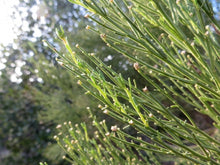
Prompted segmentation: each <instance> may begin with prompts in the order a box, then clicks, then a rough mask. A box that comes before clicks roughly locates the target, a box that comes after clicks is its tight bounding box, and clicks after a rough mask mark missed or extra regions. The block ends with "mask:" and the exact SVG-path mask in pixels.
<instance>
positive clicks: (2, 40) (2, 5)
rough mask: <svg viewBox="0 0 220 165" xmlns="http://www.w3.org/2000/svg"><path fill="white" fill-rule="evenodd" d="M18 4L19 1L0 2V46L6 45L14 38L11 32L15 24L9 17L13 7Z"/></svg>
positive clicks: (14, 35)
mask: <svg viewBox="0 0 220 165" xmlns="http://www.w3.org/2000/svg"><path fill="white" fill-rule="evenodd" d="M18 2H19V0H0V44H4V45H7V44H9V43H12V42H13V39H14V38H16V34H15V32H14V31H13V27H14V25H15V22H14V20H12V18H11V17H10V15H12V13H13V5H16V4H18Z"/></svg>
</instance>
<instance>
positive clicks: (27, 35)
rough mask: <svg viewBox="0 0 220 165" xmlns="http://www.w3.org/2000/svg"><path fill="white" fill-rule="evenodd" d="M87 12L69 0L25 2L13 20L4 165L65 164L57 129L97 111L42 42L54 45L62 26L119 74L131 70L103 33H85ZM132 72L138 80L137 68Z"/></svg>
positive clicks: (1, 149) (2, 89) (6, 57)
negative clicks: (90, 110)
mask: <svg viewBox="0 0 220 165" xmlns="http://www.w3.org/2000/svg"><path fill="white" fill-rule="evenodd" d="M85 14H86V13H85V11H84V10H83V9H82V8H79V7H78V6H75V5H72V4H70V3H69V2H68V1H62V2H61V1H58V0H38V1H32V0H29V1H26V0H20V1H19V4H18V6H15V10H14V13H13V14H12V17H13V19H15V20H17V21H16V22H19V21H20V23H18V24H17V25H16V27H15V28H17V38H16V39H15V40H14V42H13V43H11V44H9V45H7V46H5V45H2V46H1V59H2V60H1V61H2V62H3V63H4V68H3V69H2V70H1V77H0V79H1V81H0V82H1V85H0V98H1V101H0V103H1V105H0V116H1V117H0V118H1V120H0V125H1V130H0V139H1V140H0V154H1V156H0V159H1V163H3V164H5V165H9V164H18V163H19V164H38V162H39V161H47V162H48V163H50V162H51V163H52V164H64V162H62V161H61V155H62V153H60V152H61V150H60V149H59V147H58V146H57V145H56V143H53V140H52V139H51V137H52V136H53V135H54V128H55V127H56V125H57V124H59V123H63V122H65V121H72V123H79V122H80V121H82V120H83V121H87V120H88V117H89V116H88V114H87V111H85V108H86V106H88V105H89V106H90V107H97V103H96V102H94V101H93V100H92V99H91V98H89V97H88V96H86V95H84V93H83V91H82V90H80V89H79V87H78V86H77V85H76V82H77V80H73V78H72V77H71V74H70V73H69V72H67V71H66V70H64V69H62V68H61V67H59V66H58V65H57V63H56V62H55V58H56V56H55V54H53V53H52V52H51V51H50V50H49V49H47V48H46V47H45V46H44V45H43V43H42V40H43V39H46V40H49V41H50V42H52V43H55V42H54V41H53V38H55V37H53V36H54V31H55V28H56V27H58V26H59V25H62V26H63V27H64V29H65V31H67V32H68V33H70V34H71V37H70V40H71V42H72V45H75V44H76V41H78V42H77V43H79V44H81V45H84V47H86V48H87V51H89V52H91V53H92V52H95V53H96V54H97V55H98V56H99V57H101V58H102V59H103V61H105V62H106V63H109V64H111V65H112V67H113V68H115V70H118V71H119V72H123V71H127V68H128V67H127V65H131V64H130V63H129V62H128V61H126V60H125V59H124V57H123V56H122V55H120V54H118V53H116V52H115V51H113V50H110V49H109V48H108V47H107V46H106V45H105V43H104V42H103V41H102V40H101V39H100V37H99V36H98V35H96V34H92V33H89V32H88V31H86V30H85V27H86V25H88V24H91V22H89V21H88V19H85V18H84V15H85ZM55 40H56V39H55ZM56 43H57V42H56ZM56 46H57V47H59V48H60V49H62V46H60V45H56ZM121 66H122V67H121ZM129 74H130V75H128V76H130V77H131V76H135V74H134V72H133V70H132V71H130V72H129ZM94 109H96V108H94ZM91 132H92V131H91Z"/></svg>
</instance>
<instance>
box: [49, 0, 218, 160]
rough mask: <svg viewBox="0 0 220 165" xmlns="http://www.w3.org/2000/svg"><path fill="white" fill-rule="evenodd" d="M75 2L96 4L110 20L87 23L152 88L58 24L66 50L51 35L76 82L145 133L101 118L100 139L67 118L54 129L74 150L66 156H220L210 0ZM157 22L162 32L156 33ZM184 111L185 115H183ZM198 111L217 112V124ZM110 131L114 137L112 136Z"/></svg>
mask: <svg viewBox="0 0 220 165" xmlns="http://www.w3.org/2000/svg"><path fill="white" fill-rule="evenodd" d="M70 2H72V3H75V4H78V5H81V6H83V7H84V8H86V9H87V10H88V11H89V14H88V15H86V17H87V18H89V19H91V20H92V21H94V22H95V23H96V24H98V25H100V26H102V27H104V28H105V32H103V31H102V29H97V28H94V27H91V26H89V27H87V29H89V30H91V31H92V32H94V33H97V34H99V35H100V37H101V38H102V39H103V41H105V42H106V44H107V45H108V46H109V47H111V48H112V49H115V50H116V51H118V52H119V53H121V54H123V55H124V56H126V57H127V58H128V59H129V60H130V62H132V63H133V67H134V69H135V70H136V72H137V74H139V75H140V76H142V78H143V79H144V81H145V83H146V84H150V88H148V86H138V85H137V83H136V80H135V79H130V78H128V79H125V78H124V77H125V76H124V75H122V74H120V73H116V72H115V71H114V70H113V69H111V66H107V65H106V64H105V63H104V62H103V61H101V60H100V59H99V58H97V57H96V55H95V53H93V52H86V51H85V50H84V49H83V48H82V47H81V46H80V45H78V44H77V45H76V46H75V47H73V46H72V45H70V44H69V42H68V39H67V37H66V36H65V34H64V31H63V29H62V27H60V29H57V31H56V32H57V35H58V37H59V39H60V41H61V42H63V44H64V45H65V47H66V49H67V51H68V52H67V53H66V52H65V53H63V52H59V51H57V50H56V48H54V47H53V46H51V45H50V44H49V43H48V42H46V43H47V44H48V46H49V47H50V48H51V49H52V50H54V51H55V53H57V54H58V55H59V58H58V59H57V61H58V62H59V63H60V64H61V65H62V66H63V67H64V68H66V69H67V70H69V71H70V72H71V73H72V74H73V75H74V76H75V77H77V78H78V82H77V83H78V84H79V85H80V86H81V87H82V88H84V89H85V90H86V94H90V95H92V96H94V97H95V98H96V99H98V100H99V101H101V102H102V103H103V105H100V106H99V107H100V109H101V110H102V111H103V113H105V114H107V115H109V116H111V117H113V118H115V119H116V120H118V121H119V122H122V123H125V124H127V125H128V127H132V128H134V129H135V130H136V131H137V134H138V137H136V136H132V135H129V134H128V133H126V131H125V130H126V127H125V128H120V129H119V128H118V127H116V126H112V127H111V128H112V129H111V130H108V128H107V127H106V126H104V125H105V124H103V123H102V124H96V123H97V122H95V120H94V123H95V125H96V127H97V129H98V134H100V138H98V139H93V138H89V137H87V135H86V132H87V131H86V126H85V125H84V124H81V126H77V127H76V128H73V127H72V126H69V125H68V126H66V127H67V129H68V130H69V134H70V135H66V136H64V137H62V136H63V135H62V134H60V136H56V137H55V139H56V140H57V141H58V143H59V144H60V145H61V146H62V148H63V149H64V150H65V151H66V152H67V153H68V156H66V157H65V158H66V159H67V160H69V161H71V162H72V161H73V162H74V163H76V164H118V162H120V163H121V164H132V162H131V161H130V159H132V158H135V161H134V163H135V164H138V163H139V164H146V163H147V162H148V163H152V160H151V158H152V159H153V161H154V162H153V163H155V164H156V163H159V162H157V158H158V157H160V156H161V155H163V156H164V155H167V157H168V156H170V157H168V158H170V159H173V158H175V161H176V162H179V163H180V162H185V163H186V162H187V163H189V164H220V156H219V155H220V141H219V128H220V116H219V114H220V111H219V108H220V102H219V98H220V79H219V77H220V61H219V51H220V46H219V31H220V25H219V23H218V21H217V20H216V19H215V18H214V13H213V11H212V6H211V5H210V3H209V2H208V1H206V0H182V1H180V0H177V1H174V0H147V1H146V0H132V1H127V0H98V1H97V0H70ZM155 28H157V29H159V30H158V31H160V32H161V34H158V33H154V31H153V30H152V29H155ZM128 50H129V51H128ZM131 50H133V52H135V54H136V55H135V56H134V55H133V54H131V53H130V52H131ZM79 51H80V53H78V52H79ZM76 52H77V53H76ZM88 61H89V62H88ZM91 63H93V64H94V65H95V67H94V65H91ZM157 94H159V95H157ZM160 95H161V96H162V97H161V98H162V99H160V97H158V96H160ZM164 98H166V99H165V100H166V101H167V102H164ZM186 105H187V106H186ZM177 111H179V112H180V113H181V114H182V116H183V117H180V116H178V115H176V112H177ZM193 112H196V113H198V114H203V115H204V116H206V117H208V118H209V119H210V120H212V121H213V122H212V125H211V127H210V128H209V129H202V128H201V126H200V123H198V122H196V120H195V118H193V115H192V113H193ZM93 118H94V117H93ZM94 119H95V118H94ZM75 132H76V133H77V132H78V133H77V134H76V133H75ZM70 136H71V138H70ZM95 136H96V135H95ZM139 137H144V138H139ZM147 138H148V139H147ZM103 139H107V141H106V143H105V142H103ZM72 140H73V141H72ZM71 141H72V143H71ZM76 142H77V143H76ZM98 145H100V147H98ZM122 150H123V151H124V152H125V153H127V154H124V153H123V152H122ZM111 157H112V159H111V160H113V161H114V162H112V163H111V162H110V158H111ZM136 161H137V162H136Z"/></svg>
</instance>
